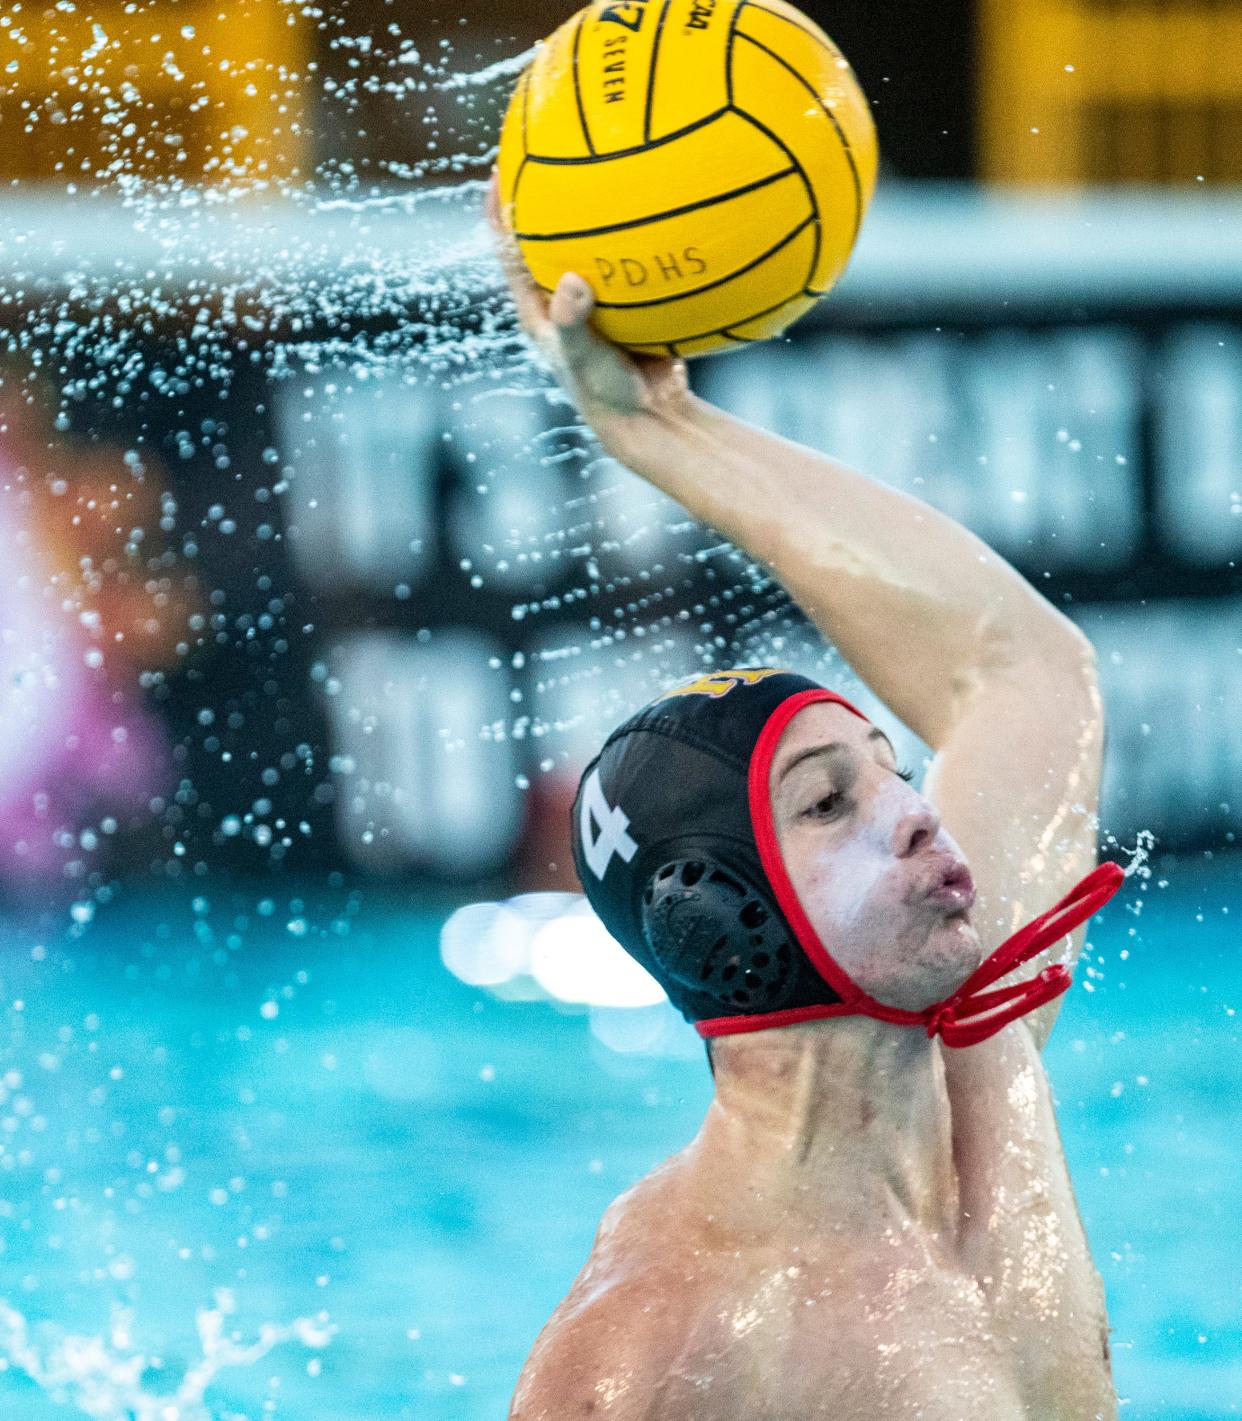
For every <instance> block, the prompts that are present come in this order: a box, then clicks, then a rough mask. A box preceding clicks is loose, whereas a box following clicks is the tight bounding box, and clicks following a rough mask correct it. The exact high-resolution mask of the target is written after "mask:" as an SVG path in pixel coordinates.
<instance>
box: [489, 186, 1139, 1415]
mask: <svg viewBox="0 0 1242 1421" xmlns="http://www.w3.org/2000/svg"><path fill="white" fill-rule="evenodd" d="M491 206H492V215H493V221H494V222H495V202H494V199H493V200H492V204H491ZM502 245H503V243H502ZM506 255H507V256H508V258H509V259H508V262H507V267H508V271H509V277H510V282H511V286H512V290H513V294H514V297H515V300H516V301H517V303H518V308H519V312H520V315H521V318H522V321H523V324H524V326H525V329H526V331H527V332H528V333H529V334H530V336H531V337H532V338H533V339H534V340H535V341H536V342H537V343H538V344H539V346H540V347H541V348H542V349H543V350H544V352H545V353H546V354H547V356H548V358H549V359H550V360H551V362H552V363H553V365H554V367H555V368H556V370H557V373H558V375H559V377H560V379H561V380H562V382H563V383H564V385H565V386H566V388H567V389H568V391H569V392H570V393H571V395H572V396H573V397H574V399H575V401H576V402H577V404H578V407H579V409H580V410H581V412H582V414H583V416H584V418H585V419H586V420H587V421H588V422H589V423H590V424H591V426H592V427H593V428H594V430H595V432H596V434H597V436H598V437H599V439H600V442H601V444H602V445H603V447H604V448H605V449H606V450H607V451H608V452H609V453H610V454H611V455H613V456H614V457H616V458H617V459H618V460H620V462H621V463H623V464H625V465H627V466H628V467H629V468H631V469H633V470H635V471H636V472H637V473H639V474H641V475H642V476H644V477H645V478H647V479H649V480H650V481H651V483H652V484H654V485H656V486H657V487H658V488H660V489H662V490H663V491H664V492H665V493H667V494H668V495H669V496H670V497H672V498H674V499H675V500H677V502H678V503H680V504H682V505H683V506H684V507H685V508H686V509H688V510H689V511H690V512H691V513H692V514H693V515H694V516H695V517H696V518H698V519H699V520H701V521H702V522H703V523H705V524H710V525H711V526H713V527H715V528H717V529H719V530H720V531H721V532H722V533H724V534H725V535H726V536H727V537H729V538H730V539H732V540H733V541H734V542H735V543H736V544H737V545H738V546H740V547H742V548H745V549H746V550H747V551H748V552H749V553H750V554H751V555H752V556H753V557H755V558H756V559H759V560H761V561H762V562H763V563H764V564H766V565H767V566H769V567H771V568H772V569H773V571H774V572H775V574H776V575H777V576H778V577H779V578H780V580H781V582H782V583H783V585H784V586H785V587H786V588H787V589H788V590H789V592H790V593H791V594H792V595H793V596H794V597H795V598H796V599H797V600H798V602H799V604H800V605H801V606H802V607H803V608H804V609H805V611H806V612H807V614H808V615H809V616H810V617H811V618H813V620H814V621H815V623H816V625H817V626H818V627H819V628H820V629H821V630H822V632H823V633H824V635H825V636H826V637H828V638H829V639H830V640H831V641H832V642H833V643H834V644H835V645H836V646H837V647H838V648H839V649H840V650H841V652H842V654H843V655H844V656H845V657H846V658H847V660H848V661H849V662H850V664H851V665H852V666H853V668H854V669H855V671H857V673H858V674H859V676H860V677H861V678H862V680H863V681H865V682H866V683H867V684H868V685H869V686H870V687H871V688H872V690H873V691H874V692H875V693H876V694H877V695H878V696H879V697H880V699H881V700H882V701H883V702H884V703H885V704H886V705H887V706H889V707H890V708H891V710H892V711H893V713H894V714H895V715H896V716H897V717H899V718H900V719H901V720H902V721H904V722H905V723H906V724H907V725H908V726H910V727H911V728H912V729H913V730H914V731H915V732H916V733H917V734H918V735H919V736H920V737H921V738H922V739H923V740H924V741H925V742H926V743H927V744H928V745H929V746H930V747H931V748H932V749H933V750H934V751H935V760H934V763H933V764H932V766H931V768H930V771H929V773H928V776H927V780H926V787H925V790H924V792H923V793H921V794H920V793H919V792H917V791H916V790H915V789H914V788H913V786H912V785H911V784H910V783H908V781H907V779H906V778H905V777H904V776H903V774H902V773H901V770H900V767H899V765H898V764H897V763H896V761H895V760H894V757H893V750H892V746H891V745H890V744H889V742H888V741H887V739H886V738H885V736H884V735H883V734H882V733H881V732H879V731H878V730H877V729H876V728H875V727H873V726H872V725H871V724H870V723H869V722H868V720H867V719H866V718H865V717H863V716H862V715H861V714H860V713H859V712H858V710H857V709H856V708H855V707H854V706H852V705H851V704H850V703H849V701H848V700H846V699H843V698H842V697H840V696H837V695H835V694H834V693H832V692H831V691H827V690H824V689H823V688H820V687H817V686H815V685H813V684H812V683H810V682H808V681H806V680H804V679H803V678H801V677H798V676H794V675H790V674H788V673H786V672H783V671H781V670H779V669H777V668H748V669H743V670H736V671H724V672H714V673H711V674H708V675H702V676H699V677H698V678H696V679H692V680H690V681H688V682H686V683H683V684H681V685H679V686H675V687H672V688H670V692H669V693H668V694H666V695H665V696H664V697H662V698H660V699H659V700H657V701H656V702H654V703H653V704H652V705H650V706H648V707H647V708H646V709H645V710H643V711H642V712H640V713H639V714H638V715H637V716H635V717H633V718H632V719H631V720H630V721H628V722H627V723H626V724H625V725H623V726H621V727H620V728H619V729H618V730H617V731H616V732H614V734H613V735H612V736H611V737H610V738H609V740H608V742H607V743H606V745H605V746H604V747H603V749H602V751H601V753H600V755H599V757H598V758H597V759H596V761H595V762H594V763H593V764H592V765H591V766H590V767H589V769H588V771H587V773H586V775H585V776H584V778H583V782H582V786H581V789H580V791H579V797H578V802H577V804H576V805H575V811H574V835H575V856H576V860H577V864H578V870H579V873H580V875H581V878H582V882H583V887H584V888H585V890H586V892H587V894H588V896H589V898H590V899H591V902H592V903H593V904H594V905H595V907H596V909H597V911H598V912H599V913H600V915H601V917H602V918H603V920H604V921H605V923H606V924H607V925H608V927H609V928H610V930H611V931H612V932H613V934H614V935H615V936H616V937H617V938H618V940H619V941H620V942H621V943H622V944H623V945H624V946H625V947H626V948H627V949H628V950H629V951H630V952H631V953H633V954H634V956H635V957H636V958H637V959H638V960H639V961H641V962H642V963H643V965H644V966H645V967H646V968H647V969H648V970H649V971H650V972H651V973H653V975H655V976H656V977H657V978H658V979H659V980H660V982H661V983H662V984H663V985H664V987H665V989H666V990H667V992H668V994H669V997H670V999H671V1000H672V1001H673V1003H674V1004H675V1005H676V1006H677V1007H678V1008H679V1009H680V1011H681V1012H682V1013H683V1014H684V1015H685V1016H686V1018H687V1019H688V1020H689V1021H691V1022H693V1023H695V1025H696V1028H697V1030H698V1031H699V1033H700V1034H701V1035H702V1036H703V1037H704V1039H705V1040H706V1041H707V1042H708V1045H709V1050H710V1054H711V1058H712V1064H713V1071H714V1075H715V1097H714V1099H713V1101H712V1104H711V1106H710V1108H709V1110H708V1113H707V1116H706V1119H705V1120H704V1122H703V1126H702V1128H701V1130H700V1131H699V1133H698V1135H697V1136H696V1137H695V1139H694V1140H693V1141H692V1142H691V1143H690V1144H689V1145H688V1146H687V1147H686V1148H685V1149H684V1150H682V1151H681V1152H680V1153H678V1154H676V1155H674V1156H673V1157H672V1158H671V1159H669V1160H667V1161H666V1162H665V1163H664V1164H662V1165H661V1166H659V1167H658V1168H657V1169H656V1170H654V1171H653V1172H652V1173H651V1174H650V1175H649V1176H648V1177H647V1178H645V1179H643V1180H642V1181H640V1182H639V1183H638V1184H637V1185H635V1186H634V1187H633V1188H631V1189H629V1190H627V1191H626V1193H625V1194H623V1195H622V1196H621V1197H620V1198H619V1199H617V1200H616V1201H615V1202H614V1203H613V1204H612V1205H611V1206H610V1207H609V1209H608V1210H607V1211H606V1213H605V1215H604V1218H603V1221H602V1223H601V1225H600V1228H599V1232H598V1234H597V1237H596V1240H595V1245H594V1247H593V1249H592V1252H591V1256H590V1258H589V1259H588V1261H587V1263H586V1265H585V1267H584V1268H583V1270H582V1272H581V1274H580V1275H579V1276H578V1278H577V1279H576V1280H575V1281H574V1283H573V1286H572V1288H571V1290H570V1292H569V1295H568V1296H567V1297H566V1298H565V1300H564V1302H563V1303H562V1304H561V1305H560V1306H559V1307H558V1308H557V1310H556V1312H555V1313H554V1315H553V1317H552V1318H551V1320H550V1321H549V1322H548V1324H547V1326H546V1327H545V1328H544V1330H543V1332H542V1333H541V1335H540V1337H539V1339H538V1341H537V1343H536V1345H535V1347H534V1350H533V1351H532V1353H531V1356H530V1358H529V1360H528V1362H527V1364H526V1366H525V1368H524V1369H523V1372H522V1375H521V1378H520V1381H519V1383H518V1387H517V1391H516V1394H515V1396H514V1399H513V1405H512V1410H511V1413H510V1415H511V1421H567V1418H571V1417H579V1416H581V1417H586V1416H592V1417H610V1418H626V1421H629V1419H630V1418H634V1421H637V1418H643V1421H760V1419H761V1418H763V1421H809V1418H823V1421H829V1418H831V1421H873V1418H877V1417H897V1416H901V1417H921V1418H923V1421H962V1419H963V1418H966V1417H970V1418H972V1421H1019V1418H1024V1419H1025V1421H1087V1419H1088V1418H1102V1417H1107V1418H1114V1417H1115V1416H1116V1414H1117V1405H1116V1399H1115V1393H1114V1390H1113V1386H1112V1381H1111V1374H1110V1365H1109V1348H1108V1331H1107V1322H1106V1317H1105V1309H1104V1298H1103V1289H1102V1286H1101V1282H1100V1278H1099V1276H1098V1274H1097V1272H1096V1270H1095V1268H1094V1266H1093V1264H1092V1261H1091V1257H1090V1254H1089V1251H1088V1247H1087V1241H1086V1238H1085V1236H1084V1233H1083V1229H1082V1226H1081V1223H1080V1220H1079V1216H1078V1212H1077V1207H1076V1205H1075V1201H1074V1195H1073V1190H1072V1188H1071V1185H1070V1180H1069V1176H1068V1172H1067V1169H1066V1164H1065V1160H1064V1156H1063V1153H1062V1149H1061V1145H1060V1140H1059V1137H1058V1134H1057V1126H1056V1120H1055V1117H1054V1112H1053V1106H1052V1100H1051V1096H1050V1092H1049V1087H1048V1082H1047V1079H1046V1077H1045V1073H1044V1069H1043V1066H1042V1063H1041V1059H1040V1048H1041V1046H1042V1045H1043V1043H1044V1041H1045V1039H1046V1038H1047V1035H1048V1032H1049V1030H1050V1029H1051V1027H1052V1023H1053V1020H1054V1018H1055V1015H1056V1012H1057V1009H1058V1006H1059V1003H1060V999H1061V997H1062V995H1063V993H1064V990H1065V988H1066V987H1067V985H1068V982H1069V976H1068V969H1069V967H1070V966H1071V965H1072V961H1073V958H1074V956H1075V954H1076V952H1077V951H1078V950H1079V949H1080V948H1081V945H1082V935H1083V932H1084V930H1085V929H1084V926H1083V925H1084V924H1085V921H1086V919H1087V917H1088V916H1089V915H1090V914H1091V913H1092V912H1094V911H1095V910H1096V909H1097V908H1098V907H1099V906H1100V905H1101V904H1102V903H1103V902H1104V901H1106V900H1107V899H1108V898H1109V897H1110V896H1111V895H1112V893H1113V892H1114V891H1115V890H1116V888H1117V886H1118V883H1119V882H1120V879H1121V876H1122V875H1121V873H1120V870H1119V869H1117V868H1116V867H1115V866H1114V865H1110V864H1104V865H1100V866H1098V867H1097V866H1096V821H1095V811H1096V805H1097V799H1098V785H1099V777H1100V765H1101V758H1102V745H1103V735H1104V725H1103V712H1102V708H1101V702H1100V696H1099V691H1098V686H1097V680H1096V675H1095V667H1094V657H1093V653H1092V649H1091V647H1090V645H1089V643H1088V642H1087V641H1086V639H1085V638H1084V637H1083V635H1082V634H1081V633H1080V632H1079V631H1078V630H1077V629H1076V628H1075V627H1074V626H1073V625H1072V624H1071V623H1070V622H1069V621H1067V620H1066V618H1065V617H1063V616H1062V615H1061V614H1060V613H1059V612H1058V611H1057V610H1056V609H1055V608H1053V607H1052V606H1051V605H1050V604H1049V603H1048V602H1047V601H1045V600H1044V599H1043V598H1042V597H1041V596H1039V595H1038V593H1037V592H1036V591H1035V590H1034V589H1033V588H1032V587H1031V586H1030V585H1029V584H1027V583H1026V582H1025V581H1024V580H1023V579H1022V578H1021V577H1020V576H1019V575H1018V574H1017V573H1016V572H1015V571H1014V570H1013V568H1011V567H1010V566H1008V565H1007V564H1006V563H1005V562H1004V560H1003V559H1001V558H1000V557H999V556H997V555H996V554H995V553H994V552H993V551H992V550H991V549H989V548H988V547H986V546H985V545H984V544H983V543H982V542H980V541H979V539H978V538H976V537H975V536H974V535H973V534H971V533H970V532H968V531H967V530H966V529H965V528H963V527H961V526H959V525H958V524H957V523H955V522H954V521H953V520H951V519H950V518H947V517H945V516H944V515H943V514H941V513H939V512H937V511H936V510H934V509H932V508H931V507H929V506H927V505H925V504H923V503H921V502H919V501H918V500H917V499H914V498H911V497H908V496H906V495H905V494H903V493H900V492H897V491H895V490H893V489H891V488H888V487H885V486H883V485H881V484H879V483H875V482H872V481H870V480H868V479H866V478H864V477H862V476H860V475H859V474H857V473H854V472H852V471H851V470H849V469H847V468H843V467H841V466H840V465H838V464H835V463H833V462H832V461H831V460H829V459H827V458H824V457H822V456H821V455H819V454H816V453H813V452H811V451H809V450H806V449H803V448H800V447H798V446H797V445H795V444H791V443H789V442H788V441H785V440H782V439H778V438H775V437H774V436H772V435H770V434H767V433H764V432H762V431H761V430H758V429H755V428H753V427H751V426H749V425H746V424H744V423H742V422H740V421H738V420H735V419H733V418H731V417H729V416H728V415H726V414H725V413H723V412H722V411H720V410H718V409H715V408H713V407H711V406H709V405H708V404H705V403H704V402H703V401H702V400H700V399H698V398H697V397H696V396H695V395H693V394H692V393H691V392H690V391H689V389H688V386H687V383H686V379H685V371H684V367H683V366H682V365H681V364H680V363H679V362H676V361H672V360H665V361H652V360H643V359H638V360H635V359H632V358H631V357H629V356H628V355H626V354H624V353H623V352H621V351H620V350H618V349H617V348H616V347H614V346H611V345H610V344H608V343H607V342H606V341H604V340H602V339H600V338H599V337H598V336H596V335H595V334H594V332H593V331H592V329H591V326H590V324H589V319H590V315H591V310H592V296H591V293H590V290H589V288H588V287H587V285H586V283H585V282H583V281H582V280H580V279H578V278H576V277H574V276H567V277H565V278H564V279H563V280H562V282H561V283H560V285H559V287H558V288H557V290H556V292H555V294H554V296H553V297H552V299H551V302H550V305H549V303H548V301H547V300H546V299H545V298H544V297H543V296H542V294H541V293H539V292H538V291H537V290H536V289H535V288H534V287H533V286H532V285H531V284H530V282H529V280H528V279H527V278H526V277H525V275H524V273H523V271H522V268H521V265H520V263H519V262H517V261H516V260H514V259H513V257H512V254H511V253H507V254H506ZM825 398H826V399H829V398H831V392H828V391H826V392H825Z"/></svg>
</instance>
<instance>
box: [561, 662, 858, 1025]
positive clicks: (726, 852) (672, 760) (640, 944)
mask: <svg viewBox="0 0 1242 1421" xmlns="http://www.w3.org/2000/svg"><path fill="white" fill-rule="evenodd" d="M811 699H813V700H834V701H842V698H840V697H838V696H836V695H835V694H834V693H833V692H831V691H826V690H824V688H823V687H821V686H817V685H816V684H815V683H814V682H813V681H809V680H808V679H807V678H806V677H804V676H798V675H794V674H793V673H791V672H787V671H779V670H775V669H771V668H758V669H746V670H731V671H716V672H711V673H709V674H706V675H702V676H698V677H695V678H694V679H692V680H690V681H687V682H685V683H683V684H682V685H679V686H677V687H675V688H674V689H673V690H672V691H669V692H667V693H666V694H665V695H663V696H661V697H659V699H658V700H655V701H653V702H652V703H651V704H650V705H648V706H646V707H644V709H643V710H641V711H639V712H638V713H637V714H636V715H634V716H632V717H631V718H630V719H629V720H627V721H626V722H625V723H624V724H623V725H621V726H619V727H618V728H617V729H616V730H615V731H614V732H613V733H612V735H610V736H609V738H608V740H607V742H606V743H605V745H604V748H603V749H602V750H601V752H600V754H599V755H598V756H597V757H596V758H595V760H593V761H592V763H591V764H590V765H589V766H588V767H587V770H586V772H585V774H584V775H583V777H582V782H581V784H580V786H579V789H578V796H577V799H576V800H575V802H574V808H573V826H572V829H573V846H574V862H575V864H576V866H577V870H578V876H579V878H580V879H581V881H582V885H583V888H584V889H585V891H586V895H587V898H588V899H589V900H590V903H591V906H592V907H593V908H594V909H595V911H596V912H597V913H598V914H599V916H600V918H601V919H602V920H603V922H604V925H605V926H606V927H607V928H608V931H609V932H610V933H611V934H612V935H613V937H615V938H616V939H617V941H618V942H620V943H621V945H622V946H623V947H624V948H625V949H626V950H627V951H628V952H629V953H630V954H631V955H632V956H633V957H635V958H636V959H637V960H638V961H639V962H640V963H641V964H642V965H643V967H645V968H646V969H647V971H648V972H650V973H651V975H652V976H653V977H655V979H656V980H657V981H658V982H659V983H660V985H661V986H662V987H663V988H664V990H665V991H666V992H667V994H668V997H669V1000H670V1001H672V1003H673V1005H674V1006H675V1007H676V1008H677V1009H678V1010H679V1011H680V1012H681V1014H682V1015H683V1016H684V1017H685V1018H686V1020H687V1021H690V1022H694V1023H696V1024H697V1023H699V1022H705V1021H715V1020H718V1019H720V1018H724V1017H728V1018H738V1017H747V1018H750V1017H754V1016H756V1015H760V1014H762V1015H764V1016H765V1018H766V1017H767V1016H769V1015H770V1014H772V1013H779V1012H785V1011H788V1010H790V1009H796V1008H800V1007H811V1006H826V1005H829V1004H831V1003H834V1002H839V1001H840V1000H841V995H840V993H839V992H838V991H837V990H835V989H834V987H833V986H832V985H831V983H830V982H828V981H825V979H824V977H823V976H822V975H821V974H820V973H819V972H818V971H817V970H816V968H815V967H814V965H813V964H812V962H811V961H810V960H808V958H807V956H806V954H805V952H804V951H803V950H802V948H801V947H800V946H799V944H798V940H797V937H796V935H795V933H794V931H793V929H792V927H791V925H790V923H789V921H788V920H787V918H786V916H785V914H784V912H783V911H782V909H781V907H780V905H779V903H778V901H777V898H776V896H775V894H774V892H773V889H772V885H771V884H770V883H769V881H768V878H767V875H766V873H765V871H764V867H763V863H762V861H761V857H760V850H759V846H758V843H757V840H756V832H755V825H754V823H753V822H752V813H751V803H750V797H751V795H750V787H749V781H750V776H751V773H752V767H753V765H754V763H755V752H756V748H757V746H758V745H759V743H760V741H761V738H762V737H763V735H764V731H765V728H766V727H769V726H770V725H771V724H772V723H773V717H774V715H775V713H776V712H777V711H778V710H779V709H780V708H781V707H782V706H786V705H788V704H789V703H790V702H791V701H797V702H798V703H799V708H800V706H801V703H803V702H804V701H807V700H811ZM842 703H843V704H845V705H846V706H847V708H848V709H850V710H854V707H853V706H850V705H849V703H848V702H845V701H842ZM854 713H855V714H860V712H857V711H855V712H854ZM785 720H786V721H787V717H786V718H785ZM772 748H773V749H775V745H774V744H773V747H772ZM770 762H771V757H770V755H769V756H768V759H767V764H770ZM766 769H767V766H766V765H765V766H764V770H763V794H764V798H765V801H766V795H767V774H766ZM739 1024H740V1023H739ZM765 1024H768V1023H767V1022H766V1021H765ZM770 1024H772V1025H776V1024H779V1023H778V1022H776V1021H772V1022H771V1023H770Z"/></svg>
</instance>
